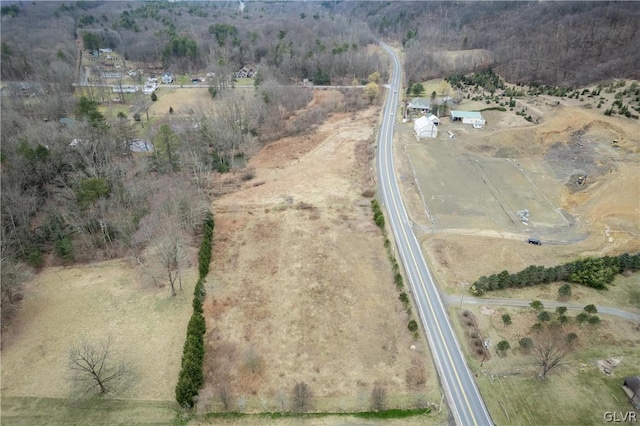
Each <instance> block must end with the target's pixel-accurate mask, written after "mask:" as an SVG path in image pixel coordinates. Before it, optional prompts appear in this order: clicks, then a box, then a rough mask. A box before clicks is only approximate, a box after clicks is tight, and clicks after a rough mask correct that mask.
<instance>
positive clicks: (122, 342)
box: [2, 260, 196, 401]
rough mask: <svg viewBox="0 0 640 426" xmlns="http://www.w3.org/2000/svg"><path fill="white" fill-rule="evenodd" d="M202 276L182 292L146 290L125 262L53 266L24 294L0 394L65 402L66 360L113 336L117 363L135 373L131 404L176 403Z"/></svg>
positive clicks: (189, 280) (5, 340)
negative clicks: (83, 344)
mask: <svg viewBox="0 0 640 426" xmlns="http://www.w3.org/2000/svg"><path fill="white" fill-rule="evenodd" d="M195 280H196V277H195V275H194V273H193V271H192V272H190V273H188V274H185V276H184V278H183V284H184V290H183V291H181V292H178V295H177V296H176V297H174V298H172V297H171V295H170V292H169V290H168V289H167V288H162V289H159V288H150V287H148V286H146V285H142V284H140V282H141V280H140V278H139V277H138V275H137V273H136V272H135V270H134V269H133V268H132V267H131V266H130V265H128V264H127V263H126V262H124V261H120V260H114V261H106V262H97V263H93V264H90V265H82V266H73V267H52V268H46V269H45V270H44V271H42V272H41V273H39V274H38V275H35V276H34V277H33V278H32V279H31V280H30V281H29V282H28V283H26V285H25V287H24V294H25V298H24V300H23V301H22V302H21V308H20V310H19V312H18V314H17V315H16V317H15V318H14V319H13V320H12V324H11V327H10V328H8V329H7V330H5V331H4V332H3V335H2V395H3V396H32V397H53V398H66V397H67V396H68V392H69V382H68V381H67V380H66V377H67V374H68V372H67V357H68V354H69V349H70V348H71V346H72V345H73V344H74V343H76V342H77V341H78V339H80V338H81V337H83V336H86V337H87V338H88V339H89V340H93V339H101V338H103V337H107V336H110V337H111V347H112V350H113V354H114V356H116V355H118V356H119V358H120V359H123V360H125V361H126V362H127V363H128V364H129V366H130V367H131V368H132V370H133V372H134V380H133V384H132V386H131V387H130V388H129V389H127V390H126V392H125V393H123V394H121V395H120V396H121V397H124V398H128V399H148V400H163V401H172V400H173V398H174V396H173V393H174V387H175V382H176V378H177V377H178V370H179V368H180V359H181V356H182V350H181V348H182V345H183V342H184V336H185V333H186V327H187V322H188V321H189V317H190V315H191V299H192V292H193V286H194V284H195Z"/></svg>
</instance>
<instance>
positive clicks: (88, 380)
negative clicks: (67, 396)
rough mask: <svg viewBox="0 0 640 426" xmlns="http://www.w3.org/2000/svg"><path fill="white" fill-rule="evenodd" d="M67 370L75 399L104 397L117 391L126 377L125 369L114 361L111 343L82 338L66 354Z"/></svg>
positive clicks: (127, 370)
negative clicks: (67, 358)
mask: <svg viewBox="0 0 640 426" xmlns="http://www.w3.org/2000/svg"><path fill="white" fill-rule="evenodd" d="M69 370H70V372H71V377H70V379H71V381H72V382H73V390H72V392H73V393H74V394H77V396H78V397H88V396H92V395H99V396H105V395H107V394H108V393H112V392H114V391H116V390H118V388H120V387H121V386H122V385H123V384H124V382H126V381H127V380H128V379H129V378H130V375H131V373H130V371H129V369H128V367H127V366H126V365H125V364H124V363H123V362H119V361H117V360H114V359H113V357H112V353H111V340H110V339H109V338H106V339H104V340H102V341H100V342H90V341H88V340H85V339H83V340H82V341H81V342H80V343H78V344H76V345H74V346H73V347H72V348H71V350H70V351H69Z"/></svg>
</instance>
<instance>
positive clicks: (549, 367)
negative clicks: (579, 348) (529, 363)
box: [531, 329, 573, 381]
mask: <svg viewBox="0 0 640 426" xmlns="http://www.w3.org/2000/svg"><path fill="white" fill-rule="evenodd" d="M572 350H573V347H572V346H571V344H570V343H568V342H567V341H566V339H565V338H564V337H563V336H562V334H559V333H557V332H554V331H553V330H549V329H547V330H546V331H545V332H544V333H541V334H540V335H539V336H538V338H537V339H536V342H535V344H534V347H533V350H532V351H531V357H532V358H533V360H534V361H535V363H536V364H537V365H538V366H540V368H541V371H540V380H543V381H544V380H545V379H546V377H547V374H548V373H550V372H551V371H553V370H555V369H556V368H557V367H559V366H561V365H562V364H563V362H564V360H565V358H566V357H567V356H568V355H569V354H570V353H571V352H572Z"/></svg>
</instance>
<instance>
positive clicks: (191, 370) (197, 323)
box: [175, 212, 214, 408]
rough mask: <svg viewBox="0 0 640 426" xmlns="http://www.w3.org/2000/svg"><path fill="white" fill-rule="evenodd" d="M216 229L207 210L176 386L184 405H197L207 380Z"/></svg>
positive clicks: (177, 399) (177, 398)
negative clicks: (206, 307) (207, 306)
mask: <svg viewBox="0 0 640 426" xmlns="http://www.w3.org/2000/svg"><path fill="white" fill-rule="evenodd" d="M213 230H214V220H213V214H212V213H211V212H207V215H206V218H205V220H204V229H203V235H202V243H201V244H200V251H199V254H198V271H199V278H198V282H197V283H196V286H195V289H194V290H193V303H192V305H193V314H192V315H191V319H190V320H189V324H188V326H187V338H186V340H185V343H184V347H183V351H182V363H181V367H180V373H179V375H178V382H177V384H176V389H175V395H176V401H177V402H178V404H180V406H181V407H185V408H191V407H193V406H194V405H195V403H196V399H195V397H196V396H197V395H198V392H199V390H200V387H201V386H202V384H203V383H204V373H203V362H204V348H205V345H204V335H205V333H206V331H207V325H206V322H205V319H204V315H203V312H204V311H203V307H202V305H203V303H204V299H205V296H206V289H205V287H204V283H205V280H206V277H207V275H208V273H209V265H210V263H211V251H212V246H213Z"/></svg>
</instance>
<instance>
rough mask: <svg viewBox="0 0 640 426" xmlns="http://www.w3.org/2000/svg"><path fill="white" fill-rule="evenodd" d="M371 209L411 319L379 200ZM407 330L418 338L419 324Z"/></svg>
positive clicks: (402, 282)
mask: <svg viewBox="0 0 640 426" xmlns="http://www.w3.org/2000/svg"><path fill="white" fill-rule="evenodd" d="M371 209H372V210H373V221H374V222H375V223H376V225H378V227H379V228H380V229H381V230H382V233H383V235H384V247H385V248H386V249H387V256H388V257H389V261H390V262H391V268H392V269H393V283H394V284H395V285H396V290H398V291H399V292H400V294H399V295H398V299H400V301H401V302H402V306H404V309H405V311H406V312H407V316H408V317H409V318H411V302H410V301H409V295H407V293H406V292H405V291H404V279H403V278H402V274H401V273H400V265H398V261H397V260H396V257H395V256H394V254H393V252H392V250H391V241H389V237H388V236H387V230H386V229H385V228H384V215H383V214H382V209H381V208H380V203H378V200H376V199H375V198H374V199H373V200H371ZM407 328H408V329H409V331H411V332H412V333H413V336H414V337H415V338H417V337H418V323H417V322H416V321H415V320H413V319H412V320H410V321H409V324H408V325H407Z"/></svg>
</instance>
